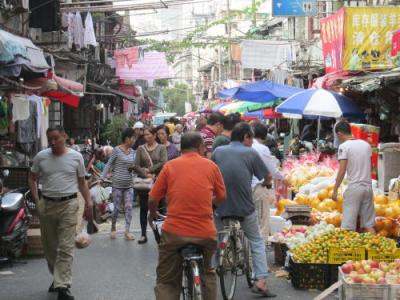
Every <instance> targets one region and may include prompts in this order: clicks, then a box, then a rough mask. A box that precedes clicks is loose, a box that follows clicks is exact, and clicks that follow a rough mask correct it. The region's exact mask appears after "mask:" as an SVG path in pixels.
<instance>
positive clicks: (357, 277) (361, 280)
mask: <svg viewBox="0 0 400 300" xmlns="http://www.w3.org/2000/svg"><path fill="white" fill-rule="evenodd" d="M351 279H352V280H353V282H354V283H362V282H363V278H362V277H361V276H352V277H351Z"/></svg>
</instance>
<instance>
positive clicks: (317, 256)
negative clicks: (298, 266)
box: [292, 228, 396, 263]
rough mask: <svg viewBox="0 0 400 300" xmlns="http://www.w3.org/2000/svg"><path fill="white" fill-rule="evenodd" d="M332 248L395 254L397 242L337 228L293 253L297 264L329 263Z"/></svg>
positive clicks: (296, 248) (294, 250) (301, 246)
mask: <svg viewBox="0 0 400 300" xmlns="http://www.w3.org/2000/svg"><path fill="white" fill-rule="evenodd" d="M330 248H339V249H343V250H344V251H346V250H351V249H357V248H365V249H367V250H376V251H378V252H381V253H394V252H395V251H396V242H395V241H394V240H391V239H388V238H385V237H382V236H379V235H373V234H371V233H357V232H353V231H347V230H342V229H339V228H335V230H333V231H330V232H328V233H325V234H323V235H321V236H318V237H316V238H314V239H312V240H311V241H309V242H307V243H305V244H302V245H299V246H297V247H295V248H294V249H292V253H293V258H294V261H295V262H297V263H327V262H328V254H329V249H330Z"/></svg>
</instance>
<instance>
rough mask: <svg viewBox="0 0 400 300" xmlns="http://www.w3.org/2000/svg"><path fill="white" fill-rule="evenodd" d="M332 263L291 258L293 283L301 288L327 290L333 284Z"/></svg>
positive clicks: (296, 287) (290, 270)
mask: <svg viewBox="0 0 400 300" xmlns="http://www.w3.org/2000/svg"><path fill="white" fill-rule="evenodd" d="M330 271H331V265H328V264H307V263H296V262H294V261H293V258H292V257H291V258H290V260H289V275H290V279H291V281H292V285H293V287H294V288H295V289H299V290H309V289H315V290H325V289H327V288H328V287H329V286H330V285H331V272H330Z"/></svg>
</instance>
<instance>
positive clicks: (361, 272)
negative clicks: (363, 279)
mask: <svg viewBox="0 0 400 300" xmlns="http://www.w3.org/2000/svg"><path fill="white" fill-rule="evenodd" d="M357 273H358V274H365V271H364V269H363V268H362V267H360V268H359V269H358V270H357Z"/></svg>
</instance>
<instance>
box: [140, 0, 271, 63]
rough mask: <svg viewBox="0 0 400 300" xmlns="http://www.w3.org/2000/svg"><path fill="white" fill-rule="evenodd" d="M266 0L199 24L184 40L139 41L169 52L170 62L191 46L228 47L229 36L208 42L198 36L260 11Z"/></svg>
mask: <svg viewBox="0 0 400 300" xmlns="http://www.w3.org/2000/svg"><path fill="white" fill-rule="evenodd" d="M265 1H266V0H257V1H256V3H255V6H253V5H250V6H249V7H246V8H245V9H243V10H237V11H231V13H230V15H229V16H225V17H223V18H221V19H219V20H215V21H213V22H210V23H208V24H205V25H203V26H199V27H197V28H196V29H195V30H193V31H191V32H190V33H188V34H187V36H186V37H185V38H183V39H182V40H172V41H165V40H162V41H159V40H154V39H143V40H139V43H140V44H142V45H148V46H149V47H148V48H147V49H148V50H155V51H159V52H165V53H166V54H167V59H168V61H169V62H173V61H174V60H175V57H176V56H177V55H178V54H180V53H181V52H182V51H183V50H186V49H190V48H207V47H210V46H215V45H219V46H223V47H225V48H227V47H228V46H229V45H230V44H231V43H232V41H233V39H231V40H229V39H228V38H227V37H222V38H213V39H212V40H211V41H207V42H200V41H198V40H197V38H198V37H199V36H201V35H202V34H204V33H205V32H207V30H208V29H210V28H212V27H214V26H217V25H221V24H227V23H228V22H229V21H234V19H235V18H237V17H241V16H247V17H250V16H251V15H252V14H254V13H256V12H257V11H258V9H259V7H260V5H261V4H262V3H264V2H265Z"/></svg>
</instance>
